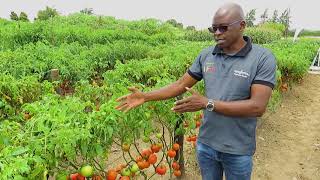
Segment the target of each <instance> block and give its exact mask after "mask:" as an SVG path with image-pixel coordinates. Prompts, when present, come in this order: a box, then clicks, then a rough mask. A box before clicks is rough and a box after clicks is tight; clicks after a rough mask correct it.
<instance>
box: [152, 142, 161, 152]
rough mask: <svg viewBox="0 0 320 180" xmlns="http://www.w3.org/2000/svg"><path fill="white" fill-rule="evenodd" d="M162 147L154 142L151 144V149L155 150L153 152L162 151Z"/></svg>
mask: <svg viewBox="0 0 320 180" xmlns="http://www.w3.org/2000/svg"><path fill="white" fill-rule="evenodd" d="M160 149H161V148H160V147H159V146H157V145H156V144H152V145H151V151H152V152H153V153H158V152H159V151H160Z"/></svg>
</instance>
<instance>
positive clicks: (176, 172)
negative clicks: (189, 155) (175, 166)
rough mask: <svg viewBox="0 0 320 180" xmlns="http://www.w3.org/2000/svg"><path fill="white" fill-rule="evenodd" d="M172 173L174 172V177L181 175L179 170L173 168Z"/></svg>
mask: <svg viewBox="0 0 320 180" xmlns="http://www.w3.org/2000/svg"><path fill="white" fill-rule="evenodd" d="M173 174H174V175H175V176H176V177H179V176H181V171H180V170H174V171H173Z"/></svg>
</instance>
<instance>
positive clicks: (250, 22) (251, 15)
mask: <svg viewBox="0 0 320 180" xmlns="http://www.w3.org/2000/svg"><path fill="white" fill-rule="evenodd" d="M245 20H246V23H247V26H248V27H252V26H254V21H255V20H256V9H251V10H250V11H249V12H248V13H247V14H246V16H245Z"/></svg>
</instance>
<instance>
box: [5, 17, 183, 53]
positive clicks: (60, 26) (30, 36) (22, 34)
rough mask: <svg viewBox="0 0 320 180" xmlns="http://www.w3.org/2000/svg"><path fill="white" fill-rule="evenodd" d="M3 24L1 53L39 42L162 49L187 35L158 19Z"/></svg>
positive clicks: (63, 19)
mask: <svg viewBox="0 0 320 180" xmlns="http://www.w3.org/2000/svg"><path fill="white" fill-rule="evenodd" d="M90 19H91V20H90ZM0 23H1V27H0V32H1V33H0V37H1V39H3V41H1V43H0V48H1V49H16V48H18V47H21V46H23V45H25V44H29V43H36V42H39V41H45V42H48V43H50V44H51V45H54V46H57V45H61V44H63V43H72V42H78V43H80V44H81V45H84V46H92V45H94V44H110V43H112V42H114V41H118V40H124V41H145V42H147V43H148V44H152V45H158V44H163V43H167V42H171V41H174V40H176V39H179V37H180V34H181V33H183V32H182V30H179V29H177V28H175V27H173V26H172V25H170V24H168V23H164V22H161V21H159V20H156V19H146V20H140V21H124V20H116V19H114V18H112V17H97V16H87V15H81V14H76V15H72V16H66V17H63V16H62V17H55V18H52V19H50V20H47V21H35V22H33V23H31V22H15V21H6V20H1V21H0Z"/></svg>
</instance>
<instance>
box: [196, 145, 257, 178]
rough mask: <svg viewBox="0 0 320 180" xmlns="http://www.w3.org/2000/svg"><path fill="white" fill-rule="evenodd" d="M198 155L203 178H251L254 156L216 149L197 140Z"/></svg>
mask: <svg viewBox="0 0 320 180" xmlns="http://www.w3.org/2000/svg"><path fill="white" fill-rule="evenodd" d="M197 157H198V162H199V166H200V171H201V176H202V179H203V180H222V177H223V172H224V174H225V176H226V180H250V178H251V172H252V164H253V163H252V156H247V155H234V154H228V153H223V152H219V151H216V150H214V149H212V148H211V147H209V146H208V145H205V144H203V143H200V142H197Z"/></svg>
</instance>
